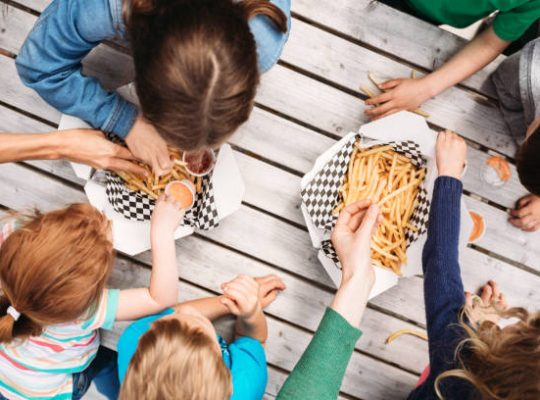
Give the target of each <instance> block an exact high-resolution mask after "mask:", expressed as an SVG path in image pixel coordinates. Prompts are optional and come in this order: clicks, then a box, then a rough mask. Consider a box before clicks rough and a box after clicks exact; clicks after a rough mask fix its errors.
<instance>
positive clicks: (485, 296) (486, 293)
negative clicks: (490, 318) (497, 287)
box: [480, 284, 493, 305]
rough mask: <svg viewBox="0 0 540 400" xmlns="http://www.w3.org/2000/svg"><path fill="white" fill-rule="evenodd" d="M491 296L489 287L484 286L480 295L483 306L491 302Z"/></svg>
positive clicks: (491, 291)
mask: <svg viewBox="0 0 540 400" xmlns="http://www.w3.org/2000/svg"><path fill="white" fill-rule="evenodd" d="M492 295H493V290H492V289H491V286H490V285H489V284H488V285H484V287H483V288H482V293H480V298H481V299H482V302H483V303H484V305H488V304H489V303H490V302H491V296H492Z"/></svg>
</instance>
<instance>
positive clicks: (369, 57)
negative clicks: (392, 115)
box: [282, 20, 514, 153]
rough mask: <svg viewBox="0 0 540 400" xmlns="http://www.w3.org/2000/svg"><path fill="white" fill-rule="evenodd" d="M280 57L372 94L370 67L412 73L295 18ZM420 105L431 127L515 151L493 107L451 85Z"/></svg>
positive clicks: (381, 72)
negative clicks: (370, 91)
mask: <svg viewBox="0 0 540 400" xmlns="http://www.w3.org/2000/svg"><path fill="white" fill-rule="evenodd" d="M282 59H283V60H284V61H287V62H288V63H291V64H292V65H294V66H296V67H299V68H302V69H304V70H307V71H309V72H310V73H313V74H315V75H317V76H319V77H320V78H323V79H326V80H329V81H332V82H335V83H337V84H339V85H341V86H343V87H346V88H348V89H350V90H353V91H356V92H359V86H360V85H365V86H366V87H369V88H372V90H374V91H375V92H377V91H376V89H375V88H374V86H373V85H372V84H371V82H370V81H369V79H368V76H367V74H368V73H369V72H370V71H373V73H374V74H375V75H376V76H378V77H379V79H390V78H395V77H407V78H408V77H409V76H410V74H411V69H410V67H409V66H406V65H403V64H400V63H399V62H397V61H394V60H392V59H390V58H387V57H384V56H381V55H380V54H377V53H376V52H374V51H372V50H369V49H365V48H363V47H360V46H358V45H356V44H354V43H351V42H349V41H346V40H344V39H341V38H339V37H336V36H334V35H332V34H330V33H327V32H324V31H322V30H320V29H317V28H315V27H313V26H312V25H309V24H306V23H304V22H301V21H298V20H295V21H294V29H293V31H292V32H291V36H290V39H289V42H288V43H287V46H285V50H284V53H283V56H282ZM418 76H419V77H420V76H422V74H421V73H419V74H418ZM422 109H424V110H425V111H427V112H429V113H430V114H431V116H430V117H429V119H428V120H429V121H430V122H431V123H433V124H435V125H438V126H442V127H444V128H447V129H452V130H454V131H456V132H459V133H460V134H461V135H463V136H465V137H467V138H469V139H471V140H473V141H476V142H479V143H482V144H483V145H486V146H488V147H494V148H496V149H497V150H499V151H502V152H504V153H507V152H509V151H510V152H512V151H513V150H514V145H513V143H512V144H511V147H510V148H506V146H507V145H506V143H507V142H511V140H510V139H511V138H510V137H509V134H508V132H507V127H506V125H505V123H504V121H503V119H502V116H501V113H500V112H499V109H498V107H497V105H496V104H494V103H488V102H486V101H485V99H482V98H480V97H479V96H478V95H476V94H473V93H471V92H467V91H465V90H462V89H459V88H456V87H454V88H450V89H448V90H446V91H445V92H443V93H441V94H439V95H438V96H436V97H434V98H433V99H431V100H428V101H427V102H426V103H425V104H424V105H423V106H422Z"/></svg>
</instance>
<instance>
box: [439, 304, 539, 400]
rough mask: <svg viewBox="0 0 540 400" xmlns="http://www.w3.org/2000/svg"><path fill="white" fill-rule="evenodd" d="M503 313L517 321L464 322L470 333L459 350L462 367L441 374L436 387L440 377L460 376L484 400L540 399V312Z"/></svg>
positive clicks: (442, 378) (513, 310) (464, 326)
mask: <svg viewBox="0 0 540 400" xmlns="http://www.w3.org/2000/svg"><path fill="white" fill-rule="evenodd" d="M501 316H502V317H504V318H517V319H518V322H517V323H515V324H512V325H509V326H506V327H505V328H500V327H499V326H498V325H497V324H495V323H493V322H491V321H485V322H483V323H482V324H481V325H480V326H479V327H478V329H473V328H471V327H470V326H468V325H467V324H465V323H462V324H461V325H462V327H463V328H464V329H465V331H466V332H467V335H468V338H467V339H465V340H464V341H463V342H462V344H461V345H460V348H459V350H458V355H459V358H460V361H461V364H462V366H463V368H462V369H456V370H452V371H447V372H445V373H443V374H441V375H440V376H439V377H438V378H437V381H436V383H435V386H436V388H437V390H438V389H439V383H440V381H441V380H444V379H445V378H448V377H457V378H461V379H465V380H467V381H469V382H470V383H471V384H472V385H473V386H474V387H475V388H476V389H477V393H478V394H479V397H478V398H479V399H482V400H488V399H489V400H493V399H504V400H533V399H534V400H536V399H539V398H540V383H539V382H540V381H539V378H538V377H539V376H540V312H537V313H535V314H529V313H528V312H527V311H526V310H524V309H522V308H512V309H510V310H508V311H504V312H501ZM438 395H439V398H442V396H441V395H440V393H438Z"/></svg>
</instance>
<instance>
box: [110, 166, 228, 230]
mask: <svg viewBox="0 0 540 400" xmlns="http://www.w3.org/2000/svg"><path fill="white" fill-rule="evenodd" d="M211 176H212V175H211V174H210V175H207V176H205V177H203V184H202V190H201V191H200V192H199V193H197V195H196V198H195V204H194V205H193V207H192V208H191V209H190V210H188V211H186V215H185V216H184V220H183V222H182V225H188V226H191V227H193V228H196V229H202V230H210V229H212V228H215V227H216V226H218V224H219V218H218V211H217V208H216V202H215V199H214V189H213V186H212V178H211ZM106 193H107V198H108V199H109V202H110V203H111V205H112V206H113V208H114V210H115V211H116V212H118V213H120V214H122V215H123V216H124V217H125V218H127V219H129V220H132V221H148V220H149V219H150V217H151V216H152V212H153V211H154V207H155V205H156V202H155V200H154V199H152V198H150V197H149V196H148V195H147V194H145V193H143V192H140V191H133V190H130V189H128V188H127V187H126V186H125V184H124V181H123V180H122V179H121V178H120V177H119V176H118V175H116V174H114V173H112V172H107V174H106Z"/></svg>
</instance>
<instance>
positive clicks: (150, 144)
mask: <svg viewBox="0 0 540 400" xmlns="http://www.w3.org/2000/svg"><path fill="white" fill-rule="evenodd" d="M126 144H127V145H128V147H129V150H131V152H132V153H133V155H134V156H135V157H137V158H138V159H140V160H141V161H143V162H145V163H146V164H148V165H150V166H151V167H152V170H153V171H154V173H155V174H157V175H158V176H161V175H164V174H166V173H167V172H169V171H170V170H171V168H172V166H173V164H172V161H171V157H170V155H169V150H168V148H167V143H165V140H163V138H162V137H161V136H160V135H159V133H158V132H157V131H156V129H155V128H154V127H153V126H152V125H150V124H149V123H148V122H146V121H145V120H144V119H143V118H142V117H140V116H139V117H137V120H136V121H135V124H134V125H133V128H131V131H130V132H129V134H128V136H127V137H126Z"/></svg>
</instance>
